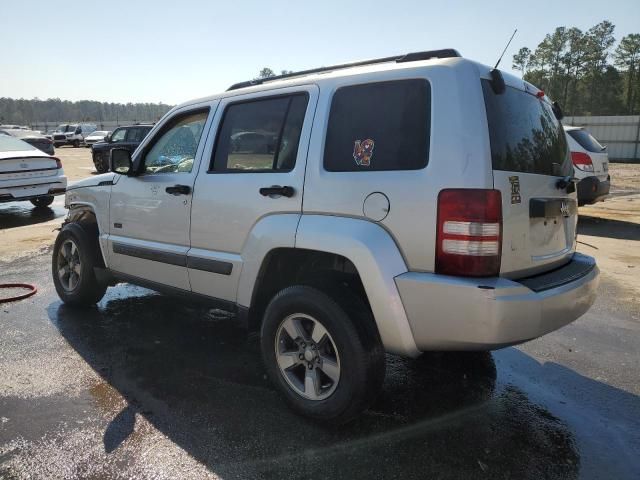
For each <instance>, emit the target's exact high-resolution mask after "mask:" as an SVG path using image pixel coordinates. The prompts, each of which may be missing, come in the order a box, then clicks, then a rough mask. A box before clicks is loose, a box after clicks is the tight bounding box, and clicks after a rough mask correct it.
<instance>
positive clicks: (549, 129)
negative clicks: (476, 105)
mask: <svg viewBox="0 0 640 480" xmlns="http://www.w3.org/2000/svg"><path fill="white" fill-rule="evenodd" d="M482 91H483V94H484V100H485V105H486V110H487V123H488V126H489V139H490V141H491V161H492V164H493V169H494V170H504V171H510V172H522V173H535V174H539V175H553V176H567V175H571V173H572V164H571V158H570V156H569V150H568V147H567V139H566V138H565V135H564V130H563V128H562V125H561V124H560V122H559V121H558V120H557V119H556V118H555V116H554V114H553V112H552V110H551V106H550V105H548V104H547V103H546V102H545V101H544V100H541V99H539V98H537V97H535V96H534V95H531V94H529V93H526V92H524V91H522V90H518V89H516V88H513V87H507V88H506V90H505V92H504V93H502V94H499V95H498V94H496V93H494V92H493V89H492V88H491V84H490V83H489V81H488V80H482Z"/></svg>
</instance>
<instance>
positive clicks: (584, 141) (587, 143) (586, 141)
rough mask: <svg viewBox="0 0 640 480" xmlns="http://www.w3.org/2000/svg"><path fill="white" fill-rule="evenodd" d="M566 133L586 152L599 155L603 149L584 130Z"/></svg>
mask: <svg viewBox="0 0 640 480" xmlns="http://www.w3.org/2000/svg"><path fill="white" fill-rule="evenodd" d="M567 133H568V134H569V135H571V138H573V139H574V140H575V141H576V142H578V143H579V144H580V146H581V147H582V148H584V149H585V150H586V151H587V152H594V153H600V152H602V151H603V150H604V148H605V147H603V146H602V145H601V144H600V142H598V141H597V140H596V139H595V138H594V137H593V135H591V134H590V133H589V132H587V131H586V130H583V129H579V130H567Z"/></svg>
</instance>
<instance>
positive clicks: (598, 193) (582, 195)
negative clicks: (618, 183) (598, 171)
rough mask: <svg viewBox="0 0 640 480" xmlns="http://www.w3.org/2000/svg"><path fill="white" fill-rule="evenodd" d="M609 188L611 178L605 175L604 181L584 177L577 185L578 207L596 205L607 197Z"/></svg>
mask: <svg viewBox="0 0 640 480" xmlns="http://www.w3.org/2000/svg"><path fill="white" fill-rule="evenodd" d="M610 188H611V177H610V176H609V175H607V179H606V180H600V179H599V178H598V177H595V176H594V177H585V178H583V179H582V180H580V182H579V183H578V205H588V204H591V203H596V202H599V201H601V200H603V199H604V197H606V196H607V195H609V189H610Z"/></svg>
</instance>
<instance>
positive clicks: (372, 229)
mask: <svg viewBox="0 0 640 480" xmlns="http://www.w3.org/2000/svg"><path fill="white" fill-rule="evenodd" d="M274 222H275V223H274ZM296 227H297V228H296ZM274 228H275V229H274ZM274 232H277V234H275V236H274ZM281 247H295V248H300V249H306V250H314V251H318V252H326V253H332V254H337V255H341V256H343V257H345V258H348V259H349V260H350V261H351V262H352V263H353V264H354V266H355V267H356V269H357V271H358V273H359V275H360V279H361V280H362V283H363V285H364V289H365V292H366V294H367V297H368V300H369V304H370V305H371V310H372V312H373V316H374V318H375V321H376V325H377V327H378V332H379V334H380V338H381V340H382V343H383V345H384V347H385V349H386V350H387V351H388V352H391V353H396V354H400V355H403V356H409V357H417V356H418V355H420V353H421V352H420V351H419V350H418V347H417V346H416V343H415V341H414V339H413V333H412V331H411V326H410V324H409V321H408V319H407V315H406V313H405V310H404V306H403V304H402V299H401V298H400V293H399V292H398V289H397V286H396V283H395V277H397V276H398V275H401V274H403V273H406V272H407V271H408V269H407V266H406V264H405V262H404V259H403V258H402V255H401V253H400V251H399V249H398V247H397V245H396V243H395V241H394V240H393V238H392V237H391V235H390V234H389V233H388V232H387V231H386V230H385V229H384V228H382V227H381V226H380V225H378V224H377V223H374V222H370V221H367V220H362V219H354V218H348V217H337V216H329V215H297V214H293V215H289V214H285V215H273V216H270V217H265V218H264V219H262V220H261V221H260V222H259V223H258V224H256V226H255V227H254V229H253V230H252V232H251V235H250V237H249V240H248V241H247V244H246V245H245V248H243V255H242V256H243V269H242V273H241V277H240V281H239V284H238V296H237V303H238V304H239V305H240V306H245V307H249V306H251V299H252V297H253V290H254V287H255V285H256V281H257V278H258V274H259V271H260V268H261V266H262V263H263V261H264V259H265V258H266V257H267V255H268V254H269V252H270V251H272V250H273V249H275V248H281Z"/></svg>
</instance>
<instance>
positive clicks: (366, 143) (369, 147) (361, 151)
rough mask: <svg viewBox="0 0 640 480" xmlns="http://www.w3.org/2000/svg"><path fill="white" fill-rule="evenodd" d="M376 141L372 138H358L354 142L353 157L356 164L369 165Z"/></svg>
mask: <svg viewBox="0 0 640 480" xmlns="http://www.w3.org/2000/svg"><path fill="white" fill-rule="evenodd" d="M374 145H375V142H374V141H373V140H371V139H370V138H367V139H366V140H356V141H355V143H354V144H353V159H354V160H355V161H356V165H359V166H360V167H368V166H369V165H370V163H371V157H372V156H373V147H374Z"/></svg>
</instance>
